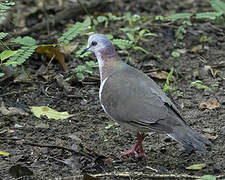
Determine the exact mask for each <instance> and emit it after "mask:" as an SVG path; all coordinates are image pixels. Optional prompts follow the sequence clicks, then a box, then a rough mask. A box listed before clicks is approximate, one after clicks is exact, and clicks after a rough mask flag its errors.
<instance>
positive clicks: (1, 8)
mask: <svg viewBox="0 0 225 180" xmlns="http://www.w3.org/2000/svg"><path fill="white" fill-rule="evenodd" d="M15 4H16V3H15V2H8V1H5V2H0V16H3V15H5V13H6V12H7V11H8V10H9V9H10V8H11V7H12V6H14V5H15Z"/></svg>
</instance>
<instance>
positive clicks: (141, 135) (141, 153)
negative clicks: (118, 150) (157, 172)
mask: <svg viewBox="0 0 225 180" xmlns="http://www.w3.org/2000/svg"><path fill="white" fill-rule="evenodd" d="M144 138H145V136H144V133H140V132H138V133H137V139H138V142H137V144H136V145H135V146H134V147H133V148H132V149H130V150H128V151H125V152H123V153H122V156H126V155H129V154H134V155H135V157H145V156H146V155H145V153H144V150H143V147H142V141H143V140H144ZM138 150H139V154H138V153H137V151H138Z"/></svg>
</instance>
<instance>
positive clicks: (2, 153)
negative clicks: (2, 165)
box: [0, 151, 9, 156]
mask: <svg viewBox="0 0 225 180" xmlns="http://www.w3.org/2000/svg"><path fill="white" fill-rule="evenodd" d="M0 155H2V156H9V153H8V152H4V151H0Z"/></svg>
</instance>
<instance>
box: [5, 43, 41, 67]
mask: <svg viewBox="0 0 225 180" xmlns="http://www.w3.org/2000/svg"><path fill="white" fill-rule="evenodd" d="M36 48H37V45H33V46H23V47H21V48H20V49H19V50H17V53H16V54H15V55H14V56H11V57H10V58H9V60H8V61H7V62H5V63H4V65H6V66H9V65H11V66H13V67H15V66H18V65H21V64H23V63H24V62H25V61H26V60H27V59H28V58H29V57H30V56H31V55H32V54H33V53H34V52H35V49H36Z"/></svg>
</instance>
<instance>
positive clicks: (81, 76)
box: [76, 72, 85, 81]
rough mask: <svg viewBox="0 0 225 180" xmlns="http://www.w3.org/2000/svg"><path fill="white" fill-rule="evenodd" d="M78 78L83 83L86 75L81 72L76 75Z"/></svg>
mask: <svg viewBox="0 0 225 180" xmlns="http://www.w3.org/2000/svg"><path fill="white" fill-rule="evenodd" d="M76 77H77V78H78V79H79V80H81V81H82V80H84V79H85V77H84V74H83V73H81V72H78V73H76Z"/></svg>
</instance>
